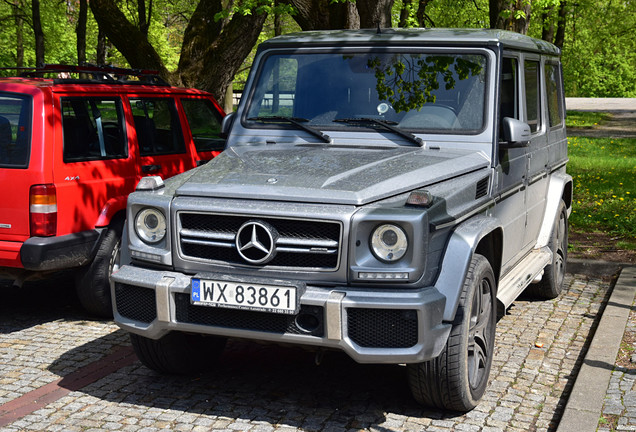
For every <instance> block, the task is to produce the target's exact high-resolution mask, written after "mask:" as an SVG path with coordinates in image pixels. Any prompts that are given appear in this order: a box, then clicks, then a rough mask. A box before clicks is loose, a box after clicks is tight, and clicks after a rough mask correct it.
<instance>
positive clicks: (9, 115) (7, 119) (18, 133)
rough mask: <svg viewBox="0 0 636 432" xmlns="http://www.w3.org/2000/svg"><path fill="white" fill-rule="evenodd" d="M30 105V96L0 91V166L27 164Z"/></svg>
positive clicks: (18, 166) (13, 166)
mask: <svg viewBox="0 0 636 432" xmlns="http://www.w3.org/2000/svg"><path fill="white" fill-rule="evenodd" d="M31 105H32V102H31V97H30V96H21V95H16V94H10V93H0V167H3V168H26V167H27V166H28V165H29V154H30V144H31Z"/></svg>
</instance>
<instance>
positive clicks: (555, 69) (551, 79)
mask: <svg viewBox="0 0 636 432" xmlns="http://www.w3.org/2000/svg"><path fill="white" fill-rule="evenodd" d="M545 85H546V89H547V93H548V117H549V118H550V127H555V126H560V125H562V124H563V106H562V103H561V102H562V101H563V95H562V93H561V90H562V89H561V73H560V69H559V65H558V64H554V63H546V64H545Z"/></svg>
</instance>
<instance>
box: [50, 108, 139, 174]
mask: <svg viewBox="0 0 636 432" xmlns="http://www.w3.org/2000/svg"><path fill="white" fill-rule="evenodd" d="M123 119H124V115H123V111H122V104H121V100H120V99H118V98H84V97H81V98H80V97H69V98H62V128H63V130H64V162H79V161H86V160H98V159H120V158H126V157H128V146H127V144H126V133H125V129H124V121H123Z"/></svg>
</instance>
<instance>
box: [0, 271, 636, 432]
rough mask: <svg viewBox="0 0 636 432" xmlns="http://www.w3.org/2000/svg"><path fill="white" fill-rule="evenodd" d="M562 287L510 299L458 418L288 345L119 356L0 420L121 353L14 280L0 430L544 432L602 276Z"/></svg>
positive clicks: (49, 292)
mask: <svg viewBox="0 0 636 432" xmlns="http://www.w3.org/2000/svg"><path fill="white" fill-rule="evenodd" d="M565 286H566V288H565V289H564V292H563V293H562V295H561V296H560V297H559V298H558V299H555V300H553V301H542V302H540V301H533V300H531V299H523V298H522V299H520V300H518V301H516V302H515V303H514V304H513V305H512V307H511V308H510V309H509V310H508V311H507V313H506V315H505V316H503V317H502V318H501V319H500V320H499V323H498V327H497V340H496V352H495V357H494V363H493V369H492V372H491V382H490V386H489V389H488V391H487V393H486V395H485V398H484V400H483V402H482V403H481V404H480V405H479V406H478V407H477V408H476V409H475V410H473V411H471V412H469V413H468V414H465V415H457V414H453V413H441V412H435V411H429V410H424V409H422V408H420V407H418V406H417V405H416V404H415V403H414V402H413V400H412V399H411V397H410V394H409V391H408V387H407V385H406V377H405V370H404V369H405V368H403V367H400V366H388V365H359V364H356V363H354V362H353V361H352V360H350V359H349V358H348V357H346V356H345V355H343V354H341V353H327V354H326V355H325V356H324V358H323V360H322V362H321V364H320V365H316V363H315V356H314V355H313V354H312V353H309V352H306V351H303V350H300V349H296V348H288V347H278V346H261V345H257V344H251V343H247V342H233V343H231V344H230V345H229V347H228V349H227V350H226V352H225V353H224V354H223V356H222V358H221V361H220V364H219V365H218V367H217V368H216V370H215V371H214V372H212V373H208V374H205V375H199V376H195V377H167V376H160V375H158V374H156V373H154V372H152V371H150V370H148V369H147V368H145V367H143V366H142V365H141V364H140V363H139V362H138V361H131V362H129V363H128V364H127V365H126V366H124V367H121V368H120V369H118V370H116V371H115V372H112V373H109V374H108V375H106V376H104V377H103V378H101V379H99V380H97V381H94V382H93V383H91V384H87V385H84V386H81V387H79V386H77V385H75V386H73V385H67V386H66V387H67V388H66V391H65V393H62V394H60V396H59V397H57V398H54V397H51V400H45V401H44V402H43V403H41V405H38V406H40V408H39V409H36V410H34V409H31V411H33V412H31V413H26V415H23V416H18V415H16V417H15V418H10V416H9V414H11V413H13V414H15V413H16V412H13V411H11V409H9V408H7V407H10V406H12V405H11V404H12V403H14V402H15V401H16V400H20V398H21V397H22V398H26V399H27V400H28V399H29V397H30V395H33V394H35V393H37V392H38V389H42V388H43V387H46V386H50V385H56V386H59V387H60V388H62V389H63V388H64V387H65V379H67V378H68V377H69V376H70V375H72V374H76V373H77V372H78V370H79V371H81V370H83V369H87V368H89V367H90V365H91V363H92V362H95V361H99V359H103V357H104V356H106V355H109V354H112V353H115V352H116V351H117V350H122V347H127V346H128V345H129V342H128V338H127V336H126V334H125V333H124V332H123V331H121V330H119V329H118V328H117V327H116V326H115V325H114V324H112V322H109V321H94V320H91V319H90V318H89V317H87V316H86V315H84V313H83V312H81V309H80V308H79V306H78V305H77V303H76V300H75V299H74V296H73V294H72V289H71V288H69V287H70V282H64V281H62V282H54V283H48V284H46V283H40V284H33V285H28V286H25V287H24V288H23V289H22V290H20V291H18V292H12V294H10V295H7V296H6V297H8V299H5V298H3V301H2V303H0V425H2V423H1V421H2V419H3V418H4V419H5V424H4V425H3V426H0V430H2V431H22V430H25V431H30V430H38V431H40V430H46V431H56V430H63V431H93V430H95V431H98V430H99V431H101V430H120V431H157V430H172V431H209V430H219V431H221V430H222V431H254V432H268V431H274V430H276V431H281V432H293V431H298V430H303V431H317V430H323V431H334V432H340V431H342V432H348V431H359V430H369V431H377V432H385V431H398V432H401V431H489V432H495V431H504V430H505V431H532V430H538V431H544V430H554V429H555V428H556V426H557V424H558V422H559V418H560V414H561V412H562V410H563V407H564V405H565V402H566V400H567V395H568V391H569V389H570V388H571V387H572V385H573V382H574V380H575V376H576V370H577V365H578V364H580V362H581V361H582V356H583V351H584V347H585V345H586V341H588V339H589V336H590V332H591V329H592V328H593V326H594V323H595V320H596V319H597V316H598V315H599V311H600V310H601V309H602V307H603V303H604V302H606V299H607V295H608V292H609V289H610V281H609V279H600V278H588V277H587V276H583V275H576V276H572V275H568V276H567V279H566V281H565ZM0 289H3V290H4V292H5V293H7V292H8V291H9V290H8V288H6V287H0ZM3 295H4V294H3ZM632 323H633V321H632ZM128 349H129V348H128ZM101 362H102V363H103V362H104V361H103V360H101ZM94 364H95V363H93V365H94ZM618 373H620V371H619V372H618ZM626 374H628V375H629V373H626ZM61 378H64V379H61ZM631 378H632V382H633V373H632V375H631ZM60 379H61V380H60ZM609 405H610V403H609V402H608V407H609ZM625 405H626V408H625V409H627V410H631V411H630V412H631V413H632V414H633V409H634V405H633V404H632V405H629V406H628V404H627V403H625ZM7 418H9V420H7Z"/></svg>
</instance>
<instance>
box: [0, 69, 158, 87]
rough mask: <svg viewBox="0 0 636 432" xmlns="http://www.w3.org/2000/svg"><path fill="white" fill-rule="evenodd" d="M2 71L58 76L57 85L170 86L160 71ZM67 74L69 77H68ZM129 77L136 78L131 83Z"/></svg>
mask: <svg viewBox="0 0 636 432" xmlns="http://www.w3.org/2000/svg"><path fill="white" fill-rule="evenodd" d="M0 69H1V70H17V71H19V73H20V76H22V77H31V78H33V77H41V76H43V75H45V74H56V77H55V78H54V82H55V83H56V84H57V83H60V84H62V83H92V84H95V83H100V82H101V83H108V84H146V85H156V86H170V84H169V83H168V82H167V81H165V80H164V79H163V78H161V77H160V76H159V71H156V70H150V69H127V68H120V67H115V66H105V65H104V66H98V65H91V64H87V65H81V66H75V65H65V64H45V65H43V66H39V67H21V68H19V67H15V68H0ZM66 74H67V76H66ZM71 74H84V75H90V76H92V79H86V78H81V77H80V78H73V77H71ZM129 77H136V78H137V80H135V81H131V80H129Z"/></svg>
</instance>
